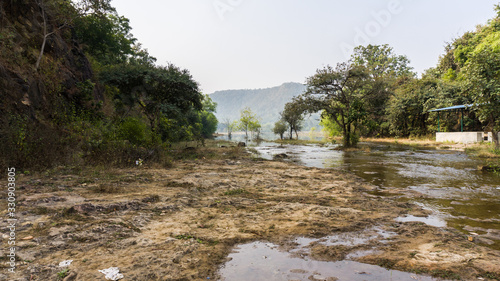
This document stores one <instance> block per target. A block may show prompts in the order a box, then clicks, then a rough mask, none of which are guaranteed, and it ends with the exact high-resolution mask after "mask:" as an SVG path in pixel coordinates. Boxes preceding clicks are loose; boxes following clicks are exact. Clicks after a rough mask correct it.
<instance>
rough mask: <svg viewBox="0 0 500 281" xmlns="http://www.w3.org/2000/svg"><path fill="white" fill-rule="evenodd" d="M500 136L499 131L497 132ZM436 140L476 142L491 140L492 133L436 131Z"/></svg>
mask: <svg viewBox="0 0 500 281" xmlns="http://www.w3.org/2000/svg"><path fill="white" fill-rule="evenodd" d="M498 136H499V138H500V133H498ZM436 141H437V142H447V141H448V142H456V143H476V142H482V141H486V142H491V141H492V134H491V132H489V133H483V132H446V133H442V132H439V133H436Z"/></svg>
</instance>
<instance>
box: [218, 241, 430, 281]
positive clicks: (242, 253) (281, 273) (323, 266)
mask: <svg viewBox="0 0 500 281" xmlns="http://www.w3.org/2000/svg"><path fill="white" fill-rule="evenodd" d="M365 252H368V251H365ZM354 255H355V254H354ZM229 258H230V259H231V260H230V261H229V262H227V263H226V264H225V265H224V266H223V267H222V268H221V269H220V271H219V273H220V275H221V276H222V280H228V281H229V280H249V281H251V280H255V281H261V280H360V281H361V280H436V279H434V278H431V277H428V276H421V275H416V274H412V273H406V272H401V271H397V270H387V269H385V268H382V267H379V266H376V265H370V264H364V263H359V262H355V261H349V260H344V261H338V262H325V261H316V260H311V259H308V258H307V257H304V258H299V257H293V256H292V255H291V254H290V253H288V252H285V251H281V250H280V249H279V247H278V246H277V245H275V244H272V243H264V242H253V243H248V244H243V245H239V246H238V247H236V248H235V251H233V253H231V254H229Z"/></svg>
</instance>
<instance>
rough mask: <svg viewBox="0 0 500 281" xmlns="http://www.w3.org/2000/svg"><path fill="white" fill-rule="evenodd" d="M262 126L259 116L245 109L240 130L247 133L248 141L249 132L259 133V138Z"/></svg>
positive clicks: (240, 122)
mask: <svg viewBox="0 0 500 281" xmlns="http://www.w3.org/2000/svg"><path fill="white" fill-rule="evenodd" d="M261 128H262V125H261V124H260V121H259V119H258V118H257V116H256V115H255V114H254V113H253V112H252V110H251V109H250V108H248V107H246V108H244V109H243V110H242V111H241V112H240V120H239V123H238V129H240V130H242V131H244V132H245V137H246V138H247V139H248V132H251V133H252V135H253V133H257V138H258V137H259V133H260V129H261Z"/></svg>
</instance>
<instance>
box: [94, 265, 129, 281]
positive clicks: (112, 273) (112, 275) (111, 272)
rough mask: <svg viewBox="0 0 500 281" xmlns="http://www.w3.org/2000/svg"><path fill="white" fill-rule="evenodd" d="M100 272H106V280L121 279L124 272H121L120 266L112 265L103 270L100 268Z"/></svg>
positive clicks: (114, 280)
mask: <svg viewBox="0 0 500 281" xmlns="http://www.w3.org/2000/svg"><path fill="white" fill-rule="evenodd" d="M99 272H100V273H102V274H104V275H105V276H104V277H106V280H113V281H116V280H119V279H122V278H123V274H121V273H120V269H119V268H118V267H110V268H106V269H103V270H99Z"/></svg>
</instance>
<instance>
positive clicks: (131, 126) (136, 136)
mask: <svg viewBox="0 0 500 281" xmlns="http://www.w3.org/2000/svg"><path fill="white" fill-rule="evenodd" d="M147 135H148V128H147V125H146V124H145V123H144V122H142V121H141V120H138V119H136V118H132V117H128V118H125V119H124V120H122V121H121V122H120V124H119V125H118V128H117V137H118V139H121V140H127V141H129V142H130V143H131V144H134V145H144V144H146V143H147Z"/></svg>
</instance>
